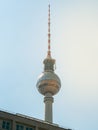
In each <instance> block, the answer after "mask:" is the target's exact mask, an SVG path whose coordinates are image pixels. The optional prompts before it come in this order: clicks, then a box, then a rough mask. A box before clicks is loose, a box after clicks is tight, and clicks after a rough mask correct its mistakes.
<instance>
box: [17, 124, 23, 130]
mask: <svg viewBox="0 0 98 130" xmlns="http://www.w3.org/2000/svg"><path fill="white" fill-rule="evenodd" d="M16 130H24V126H23V125H18V124H17V125H16Z"/></svg>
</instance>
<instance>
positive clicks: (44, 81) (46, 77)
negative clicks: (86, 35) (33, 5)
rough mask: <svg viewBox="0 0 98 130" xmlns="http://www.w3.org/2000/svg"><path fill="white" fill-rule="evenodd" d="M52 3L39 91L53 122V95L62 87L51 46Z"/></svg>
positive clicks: (46, 111) (47, 114)
mask: <svg viewBox="0 0 98 130" xmlns="http://www.w3.org/2000/svg"><path fill="white" fill-rule="evenodd" d="M50 36H51V34H50V5H49V10H48V52H47V57H46V58H45V59H44V61H43V63H44V71H43V73H42V74H41V75H40V76H39V78H38V81H37V84H36V86H37V89H38V91H39V92H40V93H41V94H42V95H44V103H45V121H46V122H49V123H52V122H53V114H52V104H53V101H54V98H53V96H54V95H55V94H57V93H58V92H59V90H60V88H61V81H60V79H59V77H58V76H57V75H56V74H55V72H54V64H55V60H54V59H52V58H51V46H50Z"/></svg>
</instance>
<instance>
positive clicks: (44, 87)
mask: <svg viewBox="0 0 98 130" xmlns="http://www.w3.org/2000/svg"><path fill="white" fill-rule="evenodd" d="M36 86H37V89H38V91H39V92H40V93H41V94H43V95H45V94H47V93H51V94H52V95H55V94H56V93H57V92H58V91H59V90H60V87H61V81H60V79H59V77H58V76H57V75H56V74H55V73H54V72H51V71H45V72H43V73H42V74H41V75H40V76H39V78H38V81H37V85H36Z"/></svg>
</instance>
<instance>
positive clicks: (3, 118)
mask: <svg viewBox="0 0 98 130" xmlns="http://www.w3.org/2000/svg"><path fill="white" fill-rule="evenodd" d="M0 130H71V129H65V128H61V127H60V126H59V125H57V124H53V123H48V122H45V121H43V120H39V119H35V118H32V117H29V116H25V115H22V114H12V113H9V112H6V111H0Z"/></svg>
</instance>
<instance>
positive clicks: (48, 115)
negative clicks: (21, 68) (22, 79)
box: [44, 93, 53, 123]
mask: <svg viewBox="0 0 98 130" xmlns="http://www.w3.org/2000/svg"><path fill="white" fill-rule="evenodd" d="M44 103H45V121H46V122H50V123H52V121H53V115H52V103H53V97H52V94H51V93H47V94H45V97H44Z"/></svg>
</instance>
